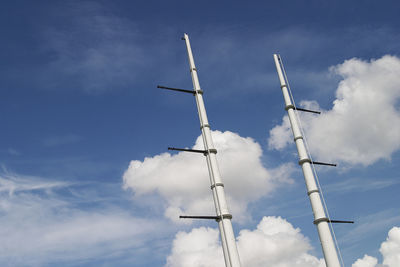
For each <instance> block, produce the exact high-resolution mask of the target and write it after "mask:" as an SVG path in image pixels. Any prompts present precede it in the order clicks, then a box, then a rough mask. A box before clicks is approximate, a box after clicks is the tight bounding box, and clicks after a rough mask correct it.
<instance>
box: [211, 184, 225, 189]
mask: <svg viewBox="0 0 400 267" xmlns="http://www.w3.org/2000/svg"><path fill="white" fill-rule="evenodd" d="M216 186H222V187H224V184H223V183H215V184H213V185H211V190H213V189H214V188H215V187H216Z"/></svg>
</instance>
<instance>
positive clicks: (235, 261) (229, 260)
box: [184, 33, 240, 267]
mask: <svg viewBox="0 0 400 267" xmlns="http://www.w3.org/2000/svg"><path fill="white" fill-rule="evenodd" d="M184 39H185V42H186V48H187V52H188V57H189V65H190V73H191V75H192V81H193V89H194V90H195V91H196V94H195V97H196V104H197V110H198V114H199V119H200V126H201V127H200V128H201V133H202V137H203V143H204V149H205V150H206V151H208V153H207V155H206V159H207V166H208V172H209V174H210V182H211V188H212V194H213V198H214V204H215V211H216V214H217V216H219V217H220V218H221V219H220V220H219V221H218V226H219V230H220V234H221V242H222V248H223V252H224V259H225V265H226V266H227V267H239V266H240V259H239V254H238V251H237V247H236V242H235V235H234V232H233V228H232V223H231V219H232V215H231V214H230V213H229V210H228V206H227V204H226V199H225V191H224V187H223V183H222V180H221V175H220V173H219V169H218V163H217V158H216V150H215V148H214V144H213V141H212V137H211V129H210V126H209V124H208V119H207V113H206V108H205V106H204V101H203V95H202V93H203V92H202V91H201V88H200V84H199V79H198V77H197V70H196V66H195V64H194V59H193V54H192V49H191V47H190V42H189V36H188V35H187V34H186V33H185V35H184Z"/></svg>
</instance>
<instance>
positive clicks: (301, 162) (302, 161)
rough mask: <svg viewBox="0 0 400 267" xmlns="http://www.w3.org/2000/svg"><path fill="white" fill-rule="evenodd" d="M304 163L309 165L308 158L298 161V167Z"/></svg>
mask: <svg viewBox="0 0 400 267" xmlns="http://www.w3.org/2000/svg"><path fill="white" fill-rule="evenodd" d="M305 162H308V163H311V160H310V159H309V158H305V159H301V160H299V165H303V163H305Z"/></svg>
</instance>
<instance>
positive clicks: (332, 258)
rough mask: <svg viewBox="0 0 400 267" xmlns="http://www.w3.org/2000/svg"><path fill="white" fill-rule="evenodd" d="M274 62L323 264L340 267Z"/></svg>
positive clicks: (276, 60)
mask: <svg viewBox="0 0 400 267" xmlns="http://www.w3.org/2000/svg"><path fill="white" fill-rule="evenodd" d="M274 60H275V65H276V70H277V71H278V76H279V81H280V83H281V89H282V93H283V98H284V99H285V109H286V110H287V113H288V115H289V120H290V125H291V126H292V132H293V136H294V141H295V143H296V147H297V152H298V154H299V164H300V165H301V168H302V170H303V174H304V179H305V182H306V187H307V194H308V196H309V198H310V202H311V208H312V211H313V213H314V224H315V225H316V226H317V230H318V235H319V240H320V242H321V246H322V251H323V253H324V257H325V262H326V265H327V267H340V263H339V258H338V255H337V252H336V248H335V244H334V242H333V238H332V234H331V231H330V229H329V225H328V223H329V219H328V218H327V217H326V215H325V210H324V206H323V205H322V201H321V196H320V192H319V190H318V187H317V184H316V181H315V177H314V173H313V171H312V168H311V160H310V158H309V157H308V153H307V150H306V147H305V145H304V141H303V136H302V134H301V131H300V127H299V124H298V121H297V119H296V116H295V113H294V105H293V103H292V101H291V98H290V95H289V92H288V86H287V84H286V80H285V77H284V75H283V73H282V68H281V62H280V57H279V55H277V54H274Z"/></svg>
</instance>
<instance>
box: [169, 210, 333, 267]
mask: <svg viewBox="0 0 400 267" xmlns="http://www.w3.org/2000/svg"><path fill="white" fill-rule="evenodd" d="M218 240H219V233H218V230H216V229H212V228H204V227H202V228H196V229H193V230H192V231H191V232H189V233H185V232H179V233H178V234H177V235H176V237H175V240H174V243H173V247H172V251H171V255H170V256H169V257H168V259H167V266H168V267H180V266H193V267H196V266H198V267H200V266H202V267H214V266H223V265H224V262H223V256H222V248H221V246H220V244H219V242H218ZM254 244H257V246H255V245H254ZM237 245H238V250H239V254H240V258H241V262H242V265H243V266H252V267H258V266H260V267H261V266H278V267H289V266H298V267H303V266H309V267H313V266H315V267H317V266H318V267H322V266H325V264H324V262H323V260H322V259H317V258H316V257H315V256H313V255H311V254H309V251H310V250H311V245H310V242H309V240H308V239H307V238H306V237H304V236H303V235H302V234H301V233H300V230H299V229H298V228H294V227H293V226H292V225H291V224H290V223H289V222H287V221H286V220H284V219H282V218H280V217H264V218H263V219H262V220H261V222H260V223H259V224H258V225H257V229H255V230H253V231H251V230H242V231H240V233H239V236H238V238H237Z"/></svg>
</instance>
